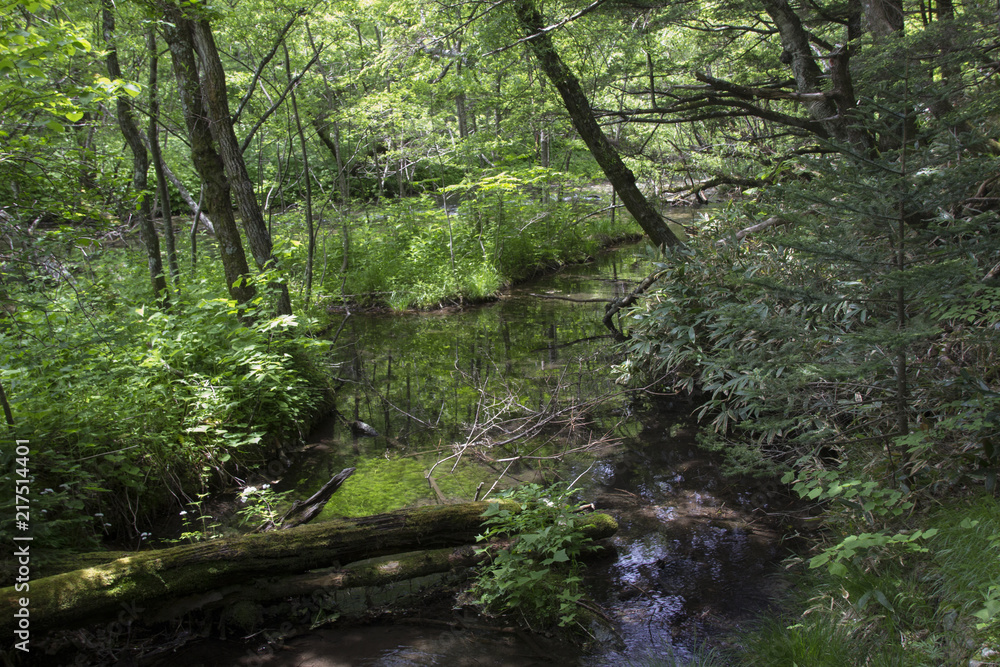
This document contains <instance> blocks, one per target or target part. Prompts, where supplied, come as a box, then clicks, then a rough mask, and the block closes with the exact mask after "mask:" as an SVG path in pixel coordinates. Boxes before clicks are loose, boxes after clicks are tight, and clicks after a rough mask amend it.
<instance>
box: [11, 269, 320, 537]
mask: <svg viewBox="0 0 1000 667" xmlns="http://www.w3.org/2000/svg"><path fill="white" fill-rule="evenodd" d="M119 259H120V257H119V256H118V255H117V254H114V253H112V254H111V255H109V256H108V258H107V259H106V260H105V261H107V263H108V266H107V267H106V268H107V270H108V271H109V272H110V273H111V275H114V274H115V273H116V272H117V273H118V274H119V275H120V276H121V277H122V280H121V282H120V283H117V284H115V283H113V282H112V281H103V282H96V283H92V284H87V283H84V282H82V281H74V284H68V283H62V284H59V285H58V286H55V287H50V288H48V289H47V290H46V291H45V292H44V293H41V292H37V291H35V290H34V289H32V288H31V286H30V285H29V286H27V287H26V288H25V289H24V290H22V292H21V293H20V294H18V298H19V303H20V306H21V307H19V308H18V310H17V311H16V312H15V313H13V314H12V316H11V317H10V318H8V319H7V320H6V321H5V322H4V323H3V324H2V328H0V374H2V380H3V383H4V385H5V387H6V388H7V389H8V392H7V393H8V397H9V398H10V401H11V405H12V408H13V412H14V414H15V418H16V419H17V422H18V424H17V429H16V434H17V437H19V438H24V439H28V440H30V442H31V446H32V449H33V453H32V457H31V463H32V474H33V475H34V479H33V480H32V488H33V489H37V491H38V492H39V494H38V495H37V496H35V500H37V505H36V506H35V507H34V508H33V509H35V510H36V511H37V512H38V516H39V518H40V519H41V518H42V517H44V520H43V521H41V520H40V521H38V522H37V523H36V524H35V525H34V528H35V529H36V531H37V532H36V536H38V537H39V538H44V543H45V545H46V546H47V547H50V548H66V547H69V548H72V547H77V548H79V547H85V546H87V545H88V544H92V543H93V541H94V540H95V539H99V538H101V537H103V536H105V535H116V536H118V537H119V538H125V537H133V538H136V539H138V538H139V537H140V536H141V535H142V534H144V533H147V532H148V531H147V530H146V529H147V528H148V527H149V525H150V522H151V521H152V520H153V518H154V517H155V516H156V515H157V514H159V513H161V512H163V511H164V510H165V509H166V508H167V507H168V506H170V505H174V506H178V505H180V504H182V503H184V502H188V501H191V500H192V499H193V498H195V497H196V496H197V494H198V493H200V492H202V491H204V490H205V489H207V488H210V487H212V486H215V485H217V484H218V482H220V481H223V480H227V479H229V476H230V475H231V474H232V472H233V471H235V470H237V469H239V468H245V467H246V466H253V465H256V464H260V463H263V462H264V461H266V457H267V456H268V452H267V451H266V449H267V448H266V447H265V446H264V445H267V446H269V447H270V446H273V445H274V443H275V442H277V441H280V440H282V439H288V438H297V437H299V432H300V430H301V429H302V428H303V426H304V424H305V422H306V420H307V419H308V418H309V415H310V410H313V409H315V407H316V406H317V405H318V404H319V403H320V402H321V401H322V398H323V392H324V391H325V387H326V386H327V380H326V379H325V378H324V376H323V374H322V373H321V372H320V371H319V368H320V358H319V356H318V350H319V348H318V347H316V345H317V344H316V343H315V342H314V341H313V340H311V339H309V338H308V337H305V336H304V335H302V334H301V333H299V330H300V322H299V320H297V319H296V318H294V317H278V318H267V317H265V316H263V315H261V317H259V318H258V319H256V320H255V321H253V323H252V324H250V325H249V326H244V325H242V324H241V323H240V321H239V319H238V318H237V313H236V309H235V306H234V304H232V303H230V302H229V301H227V300H225V299H215V298H210V297H209V295H211V294H214V293H218V287H219V286H218V285H214V284H211V283H210V282H207V281H204V282H201V283H194V284H192V285H189V287H188V290H187V291H186V292H185V294H184V295H183V296H178V297H175V298H174V300H173V303H172V305H171V307H170V309H169V310H162V309H160V308H159V307H150V306H140V307H138V308H135V307H133V306H130V305H129V304H131V303H137V302H138V303H141V299H142V298H143V295H142V292H144V291H145V289H144V283H145V281H147V280H148V278H147V279H143V278H142V274H141V271H139V272H138V278H137V279H136V281H135V282H132V280H131V278H132V276H134V275H135V274H131V275H130V273H131V267H130V266H129V265H127V264H119V263H117V262H118V260H119ZM139 285H143V288H142V289H141V288H139V287H138V286H139ZM146 298H148V297H146ZM252 313H253V311H248V313H247V314H252ZM5 470H10V468H5ZM43 491H45V493H41V492H43ZM8 501H9V499H4V502H8Z"/></svg>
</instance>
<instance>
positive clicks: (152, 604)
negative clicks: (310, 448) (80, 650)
mask: <svg viewBox="0 0 1000 667" xmlns="http://www.w3.org/2000/svg"><path fill="white" fill-rule="evenodd" d="M503 502H507V503H509V502H510V501H503ZM489 504H490V503H487V502H478V503H464V504H460V505H442V506H433V507H421V508H417V509H409V510H400V511H397V512H391V513H389V514H379V515H376V516H369V517H363V518H357V519H335V520H332V521H326V522H323V523H319V524H312V525H307V526H300V527H298V528H292V529H290V530H284V531H272V532H268V533H260V534H250V535H243V536H240V537H234V538H228V539H220V540H210V541H207V542H199V543H196V544H188V545H184V546H179V547H173V548H170V549H161V550H157V551H144V552H138V553H134V554H131V555H129V556H126V557H123V558H120V559H118V560H115V561H112V562H110V563H106V564H102V565H94V566H91V567H88V568H86V569H81V570H74V571H72V572H65V573H63V574H57V575H53V576H50V577H44V578H40V579H35V580H32V581H31V589H30V614H31V616H30V618H31V629H32V630H33V631H36V630H40V631H44V630H50V629H54V628H59V629H69V628H72V627H79V626H82V625H87V624H91V623H95V622H100V621H101V620H102V619H107V618H114V617H115V615H116V614H118V613H119V611H120V610H121V609H122V605H127V606H128V607H129V608H131V609H144V610H152V611H153V613H155V612H156V611H158V610H160V609H164V608H167V607H173V606H175V605H180V607H184V606H185V601H187V600H191V599H199V598H203V597H204V596H205V594H207V593H209V592H211V591H213V590H221V589H226V588H227V587H232V586H250V587H254V586H256V584H255V583H254V581H255V580H256V579H263V580H265V581H266V580H269V579H272V578H273V577H275V576H276V575H278V576H290V575H294V574H296V573H303V572H306V571H308V570H316V569H320V568H328V567H334V566H337V565H338V564H339V565H344V564H346V563H353V562H356V561H360V560H363V559H366V558H372V557H375V556H381V555H389V554H399V553H404V552H409V551H413V550H417V549H419V550H426V549H440V548H444V547H454V546H459V545H462V544H471V543H474V542H475V541H476V537H477V535H479V534H480V533H481V532H482V530H483V527H482V521H483V518H482V514H483V512H485V511H486V509H487V507H488V506H489ZM517 507H518V506H517V505H516V504H515V503H510V507H509V509H511V510H512V511H517ZM580 526H581V527H582V528H583V529H584V531H585V532H586V533H587V534H588V536H589V537H591V538H592V539H600V538H603V537H609V536H610V535H612V534H614V532H615V531H616V530H617V524H615V522H614V520H613V519H612V518H611V517H609V516H607V515H603V514H592V515H588V516H586V517H584V518H583V519H582V520H581V521H580ZM585 526H589V528H585ZM22 597H24V595H21V594H19V593H18V592H17V591H15V590H14V587H8V588H5V589H3V590H2V591H0V616H2V619H3V620H2V621H0V625H2V626H3V631H4V632H5V633H7V635H8V636H11V633H12V630H13V626H14V624H15V622H16V620H17V619H16V618H15V616H14V613H15V612H17V611H18V610H19V609H21V608H23V607H24V605H22V604H21V602H20V598H22ZM199 606H200V605H199Z"/></svg>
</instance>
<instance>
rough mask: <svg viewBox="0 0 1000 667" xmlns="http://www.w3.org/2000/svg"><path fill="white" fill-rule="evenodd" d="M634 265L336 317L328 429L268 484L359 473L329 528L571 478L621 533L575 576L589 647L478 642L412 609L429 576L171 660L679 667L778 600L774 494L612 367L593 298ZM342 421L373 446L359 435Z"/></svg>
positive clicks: (628, 283) (491, 636)
mask: <svg viewBox="0 0 1000 667" xmlns="http://www.w3.org/2000/svg"><path fill="white" fill-rule="evenodd" d="M642 254H643V251H642V248H641V246H631V247H627V248H622V249H619V250H617V251H615V252H612V253H609V254H607V255H606V256H604V257H602V258H600V259H599V260H598V261H595V262H592V263H589V264H586V265H580V266H573V267H566V268H564V269H563V270H561V271H559V272H558V273H556V274H554V275H550V276H547V277H545V278H542V279H540V280H538V281H536V282H534V283H532V284H530V285H528V286H524V287H520V288H517V289H514V290H512V291H510V292H509V293H508V294H506V295H505V296H504V297H503V298H502V299H500V300H499V301H498V302H495V303H491V304H486V305H482V306H477V307H474V308H470V309H462V310H456V311H454V312H441V313H433V314H426V313H425V314H408V315H402V316H400V315H392V316H389V315H386V316H378V315H359V314H352V315H350V316H348V315H347V313H341V314H339V315H338V317H341V318H343V319H342V321H341V322H340V323H339V324H338V326H336V327H334V329H333V330H332V333H331V337H333V335H334V333H336V338H335V340H332V345H331V348H332V351H333V352H332V359H333V362H332V363H333V372H334V373H335V374H336V375H337V377H338V378H340V380H341V381H342V382H343V385H342V387H341V390H340V396H341V401H340V404H339V406H338V411H339V414H338V415H337V416H334V417H332V418H331V419H330V420H329V422H328V423H327V424H326V426H325V428H323V429H321V430H320V431H319V432H318V433H317V434H316V435H315V436H314V437H313V438H312V442H311V443H310V444H309V446H308V447H307V449H306V450H305V451H304V452H303V454H302V456H301V458H300V459H299V460H298V462H297V463H296V464H295V465H294V466H293V467H292V468H291V469H290V470H289V471H287V473H286V474H285V475H284V476H283V479H282V482H281V488H294V489H296V490H297V491H299V492H301V495H302V496H307V495H308V494H309V493H310V492H311V491H312V490H314V489H315V488H317V487H318V486H319V485H321V484H322V483H323V482H325V481H326V480H327V479H329V477H330V476H332V475H333V474H335V473H336V472H338V471H339V470H341V469H342V468H344V467H347V466H354V467H357V469H358V470H357V472H356V473H355V475H354V476H353V477H352V478H351V479H350V480H348V482H347V483H345V485H344V486H343V487H342V488H341V490H340V491H338V493H337V494H336V495H335V496H334V499H333V500H332V501H331V502H330V504H329V505H328V507H327V509H326V510H325V512H324V513H325V514H326V515H328V516H329V515H364V514H371V513H375V512H381V511H385V510H386V509H388V508H389V507H391V506H398V505H400V504H401V503H405V504H422V503H435V502H448V501H449V500H454V499H462V500H472V499H473V498H477V497H478V498H483V497H484V496H488V495H494V494H496V493H497V492H498V491H500V490H502V489H503V488H507V487H509V486H511V485H514V484H518V483H523V482H529V481H537V482H552V481H557V480H563V481H573V480H575V488H580V489H581V496H582V498H583V499H584V501H586V502H593V503H594V505H595V506H596V508H597V509H598V510H600V511H605V512H608V513H610V514H612V515H613V516H615V517H616V518H617V519H618V522H619V526H620V529H619V532H618V534H617V535H616V536H615V537H614V538H613V539H612V543H613V545H614V554H612V555H610V556H608V557H606V558H604V559H602V560H601V561H599V562H595V563H592V564H591V565H590V566H589V568H588V585H589V590H590V593H591V596H592V599H593V600H594V601H595V602H596V603H597V604H598V605H599V606H600V607H601V608H602V609H603V612H604V614H605V615H606V616H607V619H608V621H610V623H599V624H595V625H594V626H592V627H591V628H588V631H589V632H590V633H591V635H592V639H591V640H590V641H589V642H584V641H581V642H580V643H579V644H574V645H566V644H564V643H559V642H557V641H555V640H554V639H551V638H548V637H546V636H543V635H538V634H531V633H525V632H521V631H518V630H516V629H515V628H509V627H504V628H496V627H491V626H490V624H488V623H486V622H485V621H483V620H482V619H479V618H478V617H477V616H476V615H475V613H474V610H473V609H472V608H471V607H468V606H463V605H461V604H459V603H457V602H456V600H455V598H454V596H453V595H450V594H446V595H442V596H439V597H437V598H434V597H433V596H430V597H428V596H427V595H426V593H427V591H428V589H433V587H434V586H435V585H438V584H439V583H440V582H438V581H428V582H425V583H421V584H417V585H418V586H421V587H423V586H426V587H425V588H421V589H420V590H419V591H418V592H419V594H420V595H419V596H417V597H416V598H415V599H419V600H420V602H418V603H414V604H412V605H410V606H407V603H406V601H405V599H403V601H402V606H403V607H404V609H405V610H406V611H405V613H400V612H399V608H400V603H399V602H398V601H397V602H396V603H395V604H394V605H393V607H392V609H391V610H390V609H389V608H388V607H387V608H386V610H385V612H384V613H383V614H381V615H380V614H379V613H378V612H377V610H376V609H373V607H374V608H377V607H378V601H377V600H373V598H372V597H371V596H370V595H368V594H367V593H366V594H365V595H364V596H362V597H363V600H362V602H361V603H360V604H359V605H358V608H357V610H356V611H357V612H358V613H361V614H363V615H364V617H365V618H366V619H367V620H368V621H369V622H368V623H366V624H364V625H361V626H355V627H338V625H337V624H334V625H332V626H324V627H318V628H316V629H313V630H311V631H309V632H306V633H304V634H299V635H297V636H289V637H283V638H280V639H279V640H278V641H276V642H271V643H270V644H268V642H266V641H265V637H266V635H264V634H258V635H256V636H253V637H250V638H249V640H246V639H245V638H240V640H239V641H233V640H232V639H229V640H227V641H220V640H217V639H216V640H212V641H207V640H206V641H201V642H198V643H194V644H189V645H188V646H187V647H186V648H185V649H183V660H184V664H189V665H197V664H215V665H223V664H233V665H239V664H247V665H250V664H256V665H262V664H263V665H300V666H306V665H315V666H320V665H330V666H333V665H448V666H452V665H510V666H518V667H521V666H525V665H536V664H537V665H542V664H548V665H553V664H559V665H622V664H644V665H663V664H674V661H676V662H677V664H684V663H685V662H687V661H688V660H689V659H690V658H691V657H692V655H694V653H695V652H696V651H697V650H699V648H701V647H705V646H716V647H718V646H720V645H724V644H725V641H726V637H727V635H729V634H730V633H731V632H732V631H733V630H734V629H735V628H738V627H740V626H741V625H743V624H746V623H750V622H752V620H753V618H754V617H755V616H756V615H758V614H760V613H762V612H763V611H764V610H765V609H766V607H767V603H768V599H769V598H770V597H771V596H772V595H773V594H774V593H775V591H776V590H777V589H778V588H779V587H780V585H781V583H780V577H778V576H777V574H776V572H777V570H778V568H777V567H776V563H777V561H778V560H780V558H781V557H782V556H783V555H785V553H786V549H785V547H784V546H783V545H782V543H781V539H780V534H779V533H778V532H776V530H775V528H774V525H775V522H774V520H773V516H774V515H775V514H776V512H774V510H773V508H772V507H771V499H772V496H771V495H770V494H769V492H768V490H767V489H766V488H761V487H760V485H759V483H758V484H755V485H750V484H739V483H736V482H733V481H731V480H730V481H727V480H725V479H723V478H722V477H721V476H720V475H719V474H718V471H717V466H716V462H715V461H714V460H713V459H712V457H711V456H710V455H708V454H706V453H704V452H703V451H701V450H699V449H698V448H697V447H696V446H695V429H694V426H693V425H692V423H691V421H690V419H689V414H690V410H691V406H690V405H688V404H686V403H685V402H684V401H683V400H679V399H673V398H671V397H663V396H655V395H651V394H649V393H642V394H637V393H635V392H626V391H624V389H623V388H622V387H619V386H617V385H615V384H614V382H613V377H612V374H611V372H610V371H611V365H612V364H613V363H614V362H615V360H616V358H615V353H614V351H613V350H612V348H611V345H610V343H611V341H610V337H609V336H608V331H607V329H605V328H604V327H603V325H602V323H601V318H602V316H603V314H604V303H606V302H607V301H608V300H609V299H611V298H612V297H615V296H622V295H624V294H626V293H627V292H628V291H629V290H630V289H631V288H632V286H634V285H635V284H636V283H637V282H638V281H639V280H641V278H643V277H644V276H645V273H646V271H647V270H648V266H649V265H648V263H647V262H646V261H645V260H644V259H641V258H640V255H642ZM340 324H342V326H340ZM357 422H364V423H365V424H367V425H368V426H370V427H371V428H372V429H374V431H376V432H377V433H378V435H377V436H376V437H359V431H358V430H357V428H356V424H357ZM351 424H354V425H355V429H353V430H352V429H351V428H350V425H351ZM428 600H430V601H428ZM345 616H350V614H349V613H345V614H344V616H342V618H344V617H345ZM272 639H273V637H272ZM181 657H182V656H181V654H179V653H178V654H174V655H172V656H170V658H169V659H170V660H174V661H176V660H178V659H181ZM164 658H166V656H164ZM150 664H167V663H160V662H156V661H154V662H152V663H150ZM172 664H179V663H177V662H174V663H172Z"/></svg>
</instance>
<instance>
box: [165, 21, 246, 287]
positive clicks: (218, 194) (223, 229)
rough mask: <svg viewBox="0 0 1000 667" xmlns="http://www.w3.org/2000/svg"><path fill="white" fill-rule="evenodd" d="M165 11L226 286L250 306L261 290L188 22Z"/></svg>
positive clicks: (168, 38) (193, 151) (193, 155)
mask: <svg viewBox="0 0 1000 667" xmlns="http://www.w3.org/2000/svg"><path fill="white" fill-rule="evenodd" d="M164 8H165V14H166V16H165V18H166V20H167V23H164V25H163V34H164V37H165V38H166V41H167V44H168V45H169V47H170V55H171V58H172V61H173V69H174V77H175V78H176V79H177V91H178V94H179V96H180V102H181V108H182V109H183V111H184V122H185V124H186V125H187V130H188V138H189V140H190V142H191V161H192V162H193V163H194V168H195V169H196V170H197V171H198V175H199V176H200V177H201V182H202V184H203V186H204V196H205V205H206V207H207V208H208V211H209V214H210V215H211V216H212V219H213V220H214V221H215V238H216V241H217V242H218V244H219V254H220V256H221V258H222V268H223V270H224V271H225V274H226V286H227V287H228V289H229V295H230V296H231V297H232V298H233V299H234V300H235V301H236V302H237V303H240V304H243V303H247V302H249V301H251V300H252V299H253V298H254V297H255V296H256V294H257V291H256V289H255V288H254V286H253V285H251V284H248V282H247V277H248V276H249V274H250V267H249V266H247V257H246V253H245V252H244V251H243V240H242V239H241V238H240V230H239V228H238V227H237V226H236V218H235V217H234V216H233V203H232V199H231V198H230V194H229V181H228V180H227V179H226V173H225V167H224V165H223V163H222V158H221V157H220V156H219V154H218V152H216V150H215V145H214V144H213V141H212V134H211V131H210V129H209V126H208V115H207V114H206V112H205V108H204V104H203V102H202V97H201V87H200V84H199V82H198V65H197V63H196V62H195V57H194V41H193V37H192V35H191V25H190V21H188V20H187V19H186V18H184V15H183V14H182V12H181V10H180V9H179V8H178V7H177V6H175V5H173V4H169V3H167V4H166V5H165V6H164Z"/></svg>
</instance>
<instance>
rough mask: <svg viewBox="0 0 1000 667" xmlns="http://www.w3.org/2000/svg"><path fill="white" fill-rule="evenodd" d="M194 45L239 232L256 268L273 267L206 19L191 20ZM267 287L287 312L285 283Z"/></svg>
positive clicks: (279, 309) (281, 312) (280, 311)
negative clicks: (240, 224)
mask: <svg viewBox="0 0 1000 667" xmlns="http://www.w3.org/2000/svg"><path fill="white" fill-rule="evenodd" d="M190 24H191V28H192V34H193V35H194V46H195V50H196V51H197V52H198V59H199V60H200V62H201V74H202V77H201V83H202V94H203V96H204V100H205V106H206V108H207V110H208V115H209V118H210V119H211V121H212V122H211V130H212V136H213V137H214V138H215V141H216V143H217V144H218V146H219V152H220V153H221V154H222V161H223V162H224V163H225V165H226V175H228V176H229V182H230V184H231V185H232V188H233V190H234V193H235V198H236V205H237V207H239V209H240V217H241V218H242V221H243V231H244V232H246V235H247V242H248V243H249V244H250V252H251V253H253V258H254V261H256V263H257V268H258V269H260V270H261V271H264V270H267V269H275V268H277V266H278V260H277V258H276V257H275V256H274V253H273V252H272V246H271V235H270V234H269V233H268V231H267V223H266V222H265V221H264V214H263V213H262V212H261V210H260V204H259V203H258V202H257V195H256V193H255V192H254V187H253V183H252V182H251V181H250V175H249V174H248V173H247V167H246V163H245V162H244V161H243V151H241V150H240V142H239V141H237V140H236V133H235V131H234V130H233V124H232V121H231V118H230V115H229V98H228V96H227V94H226V73H225V70H224V69H223V67H222V60H221V59H220V58H219V51H218V49H217V48H216V46H215V39H214V38H213V37H212V28H211V26H210V25H209V23H208V21H207V20H206V19H195V20H192V21H191V23H190ZM270 286H271V287H272V288H273V289H274V290H275V292H276V294H277V298H278V302H277V304H276V306H277V307H276V310H277V312H278V314H279V315H291V313H292V302H291V299H290V298H289V296H288V286H287V285H286V284H285V283H283V282H278V281H273V282H272V283H270Z"/></svg>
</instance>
